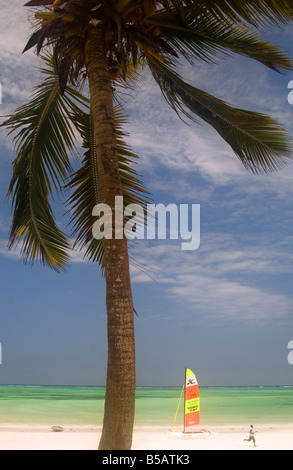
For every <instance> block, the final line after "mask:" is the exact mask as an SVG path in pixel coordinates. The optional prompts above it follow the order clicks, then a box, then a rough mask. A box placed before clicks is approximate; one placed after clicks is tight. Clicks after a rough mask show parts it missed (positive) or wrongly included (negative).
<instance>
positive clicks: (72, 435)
mask: <svg viewBox="0 0 293 470" xmlns="http://www.w3.org/2000/svg"><path fill="white" fill-rule="evenodd" d="M256 430H257V433H256V435H255V436H256V443H257V447H256V448H254V447H253V444H252V443H248V442H243V439H244V438H245V437H247V434H248V429H247V426H239V427H238V426H237V427H233V428H231V427H222V428H221V427H210V428H209V431H210V433H211V434H210V435H208V436H205V437H196V438H182V439H180V438H178V437H176V436H173V437H172V435H170V432H169V430H168V428H154V427H153V428H149V427H145V428H144V427H138V428H136V429H135V431H134V436H133V446H132V450H133V451H136V450H149V451H156V450H157V451H159V450H164V451H176V450H184V451H193V450H249V451H256V450H293V426H291V427H289V426H284V425H283V426H275V425H272V426H267V425H266V426H259V427H257V429H256ZM100 431H101V430H100V429H94V428H87V427H83V428H80V427H68V428H65V429H64V432H62V433H54V432H52V431H51V430H50V429H49V428H47V427H34V426H26V427H16V426H14V427H13V426H11V427H9V426H8V425H7V426H0V450H97V447H98V442H99V438H100Z"/></svg>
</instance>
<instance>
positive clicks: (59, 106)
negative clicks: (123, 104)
mask: <svg viewBox="0 0 293 470" xmlns="http://www.w3.org/2000/svg"><path fill="white" fill-rule="evenodd" d="M46 74H47V76H46V78H45V80H44V81H43V83H42V84H41V85H39V86H37V87H36V88H35V93H34V96H33V98H32V99H31V101H29V102H28V103H27V104H25V105H23V106H21V107H19V108H18V109H16V110H15V111H14V112H13V113H12V114H11V115H10V116H9V117H8V119H7V120H6V121H5V122H4V123H2V124H1V126H2V127H6V128H7V132H8V134H14V139H13V140H14V143H15V147H16V151H17V157H16V159H15V161H14V162H13V175H12V179H11V182H10V185H9V190H8V195H9V196H10V197H11V198H12V204H13V210H14V214H13V221H12V227H11V232H10V248H12V247H13V246H15V245H17V244H19V243H21V244H22V250H21V252H22V256H23V258H24V260H25V261H31V262H33V261H35V260H40V261H41V262H42V263H44V264H46V265H49V266H50V267H52V268H54V269H56V270H63V269H65V267H66V265H67V263H68V260H69V256H68V249H69V243H68V240H67V237H66V235H65V234H64V233H63V232H62V231H61V230H59V228H58V227H57V225H56V222H55V220H54V216H53V211H52V208H51V206H50V202H49V198H50V196H51V195H52V194H53V192H55V191H59V190H60V188H61V187H62V186H63V185H64V182H65V180H66V178H67V175H68V171H69V169H70V163H69V158H68V152H69V151H70V150H72V148H73V146H74V139H75V135H74V128H73V126H72V124H71V123H70V113H71V112H73V110H74V109H75V105H74V102H73V98H74V97H73V94H74V92H73V91H70V93H67V94H65V95H64V97H63V98H62V96H61V94H60V89H59V82H58V77H56V76H55V75H54V74H53V73H52V72H51V70H50V71H49V72H48V70H47V71H46Z"/></svg>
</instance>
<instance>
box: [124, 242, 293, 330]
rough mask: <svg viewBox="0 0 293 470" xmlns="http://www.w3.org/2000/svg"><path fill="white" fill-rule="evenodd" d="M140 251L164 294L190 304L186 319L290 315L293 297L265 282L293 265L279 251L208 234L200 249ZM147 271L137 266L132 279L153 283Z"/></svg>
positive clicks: (156, 247) (158, 247)
mask: <svg viewBox="0 0 293 470" xmlns="http://www.w3.org/2000/svg"><path fill="white" fill-rule="evenodd" d="M141 251H142V250H140V253H138V252H137V258H138V260H140V261H141V262H142V263H143V265H144V266H148V267H149V269H150V270H152V273H153V275H154V276H155V279H156V281H157V282H158V283H159V284H160V285H161V286H163V288H164V292H165V295H167V296H169V298H170V299H173V301H174V302H177V303H178V304H182V305H185V307H186V306H187V305H189V308H188V309H187V310H186V312H185V314H184V319H183V318H182V321H187V322H188V321H192V322H193V321H209V322H211V321H212V322H216V321H218V320H227V321H241V322H243V321H263V320H276V321H278V320H284V319H285V318H287V317H288V316H289V315H291V311H292V297H290V296H288V295H281V294H280V293H278V289H277V288H276V290H274V289H273V288H272V287H271V285H270V283H267V281H268V280H271V278H272V277H274V276H276V277H278V276H280V275H282V274H286V273H290V272H291V269H292V268H291V267H292V261H293V256H286V255H285V254H284V253H283V252H281V251H280V250H278V249H276V250H275V251H274V250H272V249H271V247H264V248H263V249H260V247H259V246H248V247H245V246H240V244H239V243H237V240H235V238H234V237H233V236H224V235H222V236H216V235H210V236H209V237H205V241H204V242H203V245H202V247H201V248H200V249H199V250H198V251H197V252H192V253H191V252H190V253H183V252H182V251H180V250H179V249H178V248H177V247H175V246H174V245H173V244H172V245H171V244H170V243H166V244H160V245H153V244H152V245H150V244H147V246H144V248H143V255H141ZM145 271H146V273H145V274H144V273H143V272H142V271H141V270H137V269H135V268H133V269H132V279H133V282H134V283H150V282H153V279H152V277H150V276H148V274H147V271H148V270H147V268H145ZM191 312H193V313H194V315H193V313H192V314H191Z"/></svg>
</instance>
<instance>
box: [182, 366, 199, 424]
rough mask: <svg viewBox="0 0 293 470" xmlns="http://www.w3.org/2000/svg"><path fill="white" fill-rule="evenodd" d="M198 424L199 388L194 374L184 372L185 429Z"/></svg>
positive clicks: (188, 371)
mask: <svg viewBox="0 0 293 470" xmlns="http://www.w3.org/2000/svg"><path fill="white" fill-rule="evenodd" d="M199 422H200V397H199V386H198V383H197V380H196V376H195V374H194V373H193V372H192V370H190V369H186V372H185V418H184V426H185V428H190V427H191V426H195V425H198V424H199Z"/></svg>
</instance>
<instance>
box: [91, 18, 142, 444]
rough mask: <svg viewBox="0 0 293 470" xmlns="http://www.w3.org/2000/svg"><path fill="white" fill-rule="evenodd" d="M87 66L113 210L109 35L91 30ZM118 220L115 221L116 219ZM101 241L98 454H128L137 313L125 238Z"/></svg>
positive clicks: (115, 183) (104, 186)
mask: <svg viewBox="0 0 293 470" xmlns="http://www.w3.org/2000/svg"><path fill="white" fill-rule="evenodd" d="M86 66H87V73H88V78H89V85H90V99H91V107H92V115H93V120H94V130H95V140H96V150H97V164H98V173H99V177H98V179H99V181H98V183H99V194H100V202H101V203H105V204H108V206H110V207H111V209H112V214H114V211H115V196H121V195H122V190H121V182H120V177H119V167H118V158H117V150H116V136H115V126H114V112H113V90H112V85H111V80H110V77H109V72H108V69H107V56H106V44H105V32H104V31H103V27H102V26H98V27H95V28H94V27H93V28H92V29H91V31H90V32H89V35H88V39H87V44H86ZM113 219H114V217H113ZM114 230H115V226H114V223H113V237H112V239H111V240H106V239H104V240H103V244H104V273H105V280H106V304H107V318H108V369H107V388H106V400H105V414H104V423H103V431H102V437H101V440H100V445H99V449H100V450H115V449H116V450H117V449H120V450H121V449H126V450H129V449H130V448H131V445H132V432H133V421H134V408H135V340H134V313H133V312H134V310H133V300H132V292H131V284H130V274H129V257H128V249H127V240H126V238H125V237H124V238H123V239H122V240H115V237H114Z"/></svg>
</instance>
